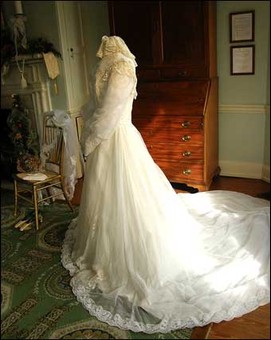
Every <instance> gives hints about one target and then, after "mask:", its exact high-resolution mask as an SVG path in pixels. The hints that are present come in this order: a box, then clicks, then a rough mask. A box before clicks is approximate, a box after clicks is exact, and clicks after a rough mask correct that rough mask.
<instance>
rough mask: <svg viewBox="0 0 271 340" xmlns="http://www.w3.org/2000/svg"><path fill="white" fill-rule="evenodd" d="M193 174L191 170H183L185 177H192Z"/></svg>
mask: <svg viewBox="0 0 271 340" xmlns="http://www.w3.org/2000/svg"><path fill="white" fill-rule="evenodd" d="M191 173H192V171H191V170H190V169H185V170H183V175H186V176H188V175H191Z"/></svg>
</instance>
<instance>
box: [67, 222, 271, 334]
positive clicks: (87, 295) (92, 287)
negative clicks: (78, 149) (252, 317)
mask: <svg viewBox="0 0 271 340" xmlns="http://www.w3.org/2000/svg"><path fill="white" fill-rule="evenodd" d="M76 222H77V218H75V219H74V220H72V222H71V224H70V226H69V228H68V230H67V232H66V235H65V240H64V243H63V247H62V254H61V262H62V265H63V266H64V267H65V268H66V269H67V270H68V271H69V273H70V275H71V276H72V277H73V278H72V280H71V283H70V284H71V287H72V291H73V293H74V295H75V296H76V298H77V300H78V301H79V302H80V303H81V304H82V305H83V306H84V308H86V309H87V310H88V312H89V313H90V314H91V315H93V316H95V317H96V318H97V319H99V320H100V321H102V322H106V323H107V324H109V325H110V326H114V327H119V328H121V329H124V330H131V331H133V332H144V333H148V334H153V333H157V332H160V333H169V332H171V331H174V330H177V329H182V328H194V327H202V326H206V325H207V324H209V323H211V322H214V323H219V322H221V321H230V320H232V319H233V318H237V317H241V316H242V315H244V314H247V313H249V312H252V311H253V310H255V309H256V308H258V307H260V306H262V305H265V304H267V303H269V302H270V293H269V291H267V290H266V289H259V290H258V292H257V294H256V296H253V297H252V298H251V299H250V300H249V301H247V302H246V303H243V304H240V305H238V306H237V305H236V304H235V305H233V306H232V307H231V308H230V309H229V310H228V311H219V312H215V313H214V314H212V315H211V313H209V314H208V313H206V314H204V315H203V317H202V318H201V319H200V320H195V318H193V317H191V318H188V319H184V320H180V319H170V318H163V319H162V320H160V322H157V323H155V324H149V323H142V322H138V321H135V320H131V319H126V318H124V317H122V316H121V315H120V314H118V313H115V314H112V313H111V312H109V311H108V310H105V309H104V308H103V306H101V305H97V304H96V303H95V301H94V300H93V299H92V298H91V293H93V294H94V295H97V293H98V294H100V295H102V292H101V291H100V290H99V289H98V288H97V283H98V281H99V280H100V279H99V278H97V276H94V277H93V279H92V280H91V282H90V284H88V285H86V284H84V283H82V282H81V281H80V280H77V279H76V278H75V277H74V276H75V274H76V273H78V272H79V268H78V267H77V266H76V265H75V264H74V263H73V262H72V260H71V250H72V247H73V244H74V238H73V232H74V230H75V228H76Z"/></svg>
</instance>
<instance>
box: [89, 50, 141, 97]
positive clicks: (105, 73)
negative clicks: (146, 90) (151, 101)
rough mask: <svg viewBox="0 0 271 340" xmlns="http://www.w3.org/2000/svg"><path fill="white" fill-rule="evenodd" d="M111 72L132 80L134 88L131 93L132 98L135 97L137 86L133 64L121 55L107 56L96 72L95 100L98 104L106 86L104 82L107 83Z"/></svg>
mask: <svg viewBox="0 0 271 340" xmlns="http://www.w3.org/2000/svg"><path fill="white" fill-rule="evenodd" d="M112 72H117V73H118V74H121V75H124V76H128V77H130V78H133V80H134V87H133V90H132V92H131V94H132V95H133V98H134V99H135V98H136V97H137V91H136V85H137V77H136V72H135V65H134V64H133V62H132V61H131V60H130V59H128V58H125V57H124V56H123V55H121V54H115V55H114V56H108V57H105V58H103V59H102V61H101V62H100V65H99V67H98V68H97V71H96V80H95V90H96V99H97V101H98V102H99V99H100V97H101V94H102V93H103V88H104V86H106V82H107V81H108V79H109V77H110V75H111V74H112Z"/></svg>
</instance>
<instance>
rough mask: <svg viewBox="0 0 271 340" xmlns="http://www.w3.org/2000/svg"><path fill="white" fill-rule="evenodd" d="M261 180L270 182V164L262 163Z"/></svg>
mask: <svg viewBox="0 0 271 340" xmlns="http://www.w3.org/2000/svg"><path fill="white" fill-rule="evenodd" d="M262 180H263V181H265V182H268V183H270V165H266V164H265V165H264V166H263V170H262Z"/></svg>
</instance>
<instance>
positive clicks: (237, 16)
mask: <svg viewBox="0 0 271 340" xmlns="http://www.w3.org/2000/svg"><path fill="white" fill-rule="evenodd" d="M254 17H255V11H248V12H236V13H230V42H231V43H234V42H242V41H253V40H254V20H255V18H254Z"/></svg>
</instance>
